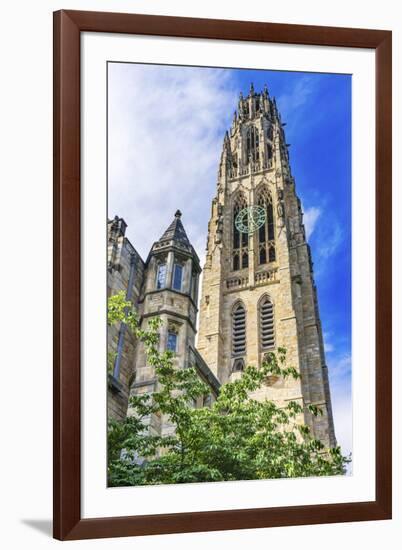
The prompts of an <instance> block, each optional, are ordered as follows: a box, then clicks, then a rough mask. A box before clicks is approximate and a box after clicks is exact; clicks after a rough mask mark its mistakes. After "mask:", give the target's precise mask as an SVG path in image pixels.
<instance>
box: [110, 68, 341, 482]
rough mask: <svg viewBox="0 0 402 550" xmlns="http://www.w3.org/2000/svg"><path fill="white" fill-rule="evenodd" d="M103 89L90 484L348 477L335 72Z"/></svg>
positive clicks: (165, 78) (144, 75)
mask: <svg viewBox="0 0 402 550" xmlns="http://www.w3.org/2000/svg"><path fill="white" fill-rule="evenodd" d="M107 88H108V89H107V181H108V186H107V189H108V191H107V192H108V197H107V204H108V212H107V266H106V267H107V308H108V317H107V319H108V327H107V331H108V344H107V360H105V363H106V364H107V392H108V398H107V404H108V427H107V444H108V472H107V485H108V487H124V486H134V485H158V484H175V483H201V482H222V481H239V480H257V479H273V478H275V479H277V478H289V477H296V478H297V477H311V476H332V475H352V414H351V411H352V402H351V395H352V392H351V380H352V365H351V75H349V74H330V73H303V72H290V71H269V70H258V69H243V68H233V69H227V68H219V67H191V66H170V65H151V64H139V63H123V62H113V61H110V62H108V64H107ZM105 435H106V434H105Z"/></svg>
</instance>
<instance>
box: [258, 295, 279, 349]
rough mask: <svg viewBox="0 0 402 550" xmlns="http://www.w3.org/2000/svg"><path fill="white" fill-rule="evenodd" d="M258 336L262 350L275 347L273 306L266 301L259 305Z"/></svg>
mask: <svg viewBox="0 0 402 550" xmlns="http://www.w3.org/2000/svg"><path fill="white" fill-rule="evenodd" d="M260 334H261V348H262V349H263V350H266V349H271V348H273V347H275V327H274V306H273V305H272V303H271V302H270V300H268V299H267V300H265V301H264V302H263V303H262V304H261V309H260Z"/></svg>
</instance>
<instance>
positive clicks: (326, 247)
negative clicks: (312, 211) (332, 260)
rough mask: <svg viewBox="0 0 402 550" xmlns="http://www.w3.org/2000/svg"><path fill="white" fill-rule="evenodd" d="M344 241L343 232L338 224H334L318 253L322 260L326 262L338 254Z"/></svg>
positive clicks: (323, 239)
mask: <svg viewBox="0 0 402 550" xmlns="http://www.w3.org/2000/svg"><path fill="white" fill-rule="evenodd" d="M342 239H343V231H342V229H341V228H340V226H339V225H338V224H337V223H333V224H332V226H331V232H329V234H328V235H327V236H326V238H322V239H321V240H320V245H319V248H318V253H319V255H320V256H321V258H322V259H324V260H326V259H327V258H329V257H330V256H332V255H333V254H335V252H337V250H338V248H339V245H340V244H341V242H342Z"/></svg>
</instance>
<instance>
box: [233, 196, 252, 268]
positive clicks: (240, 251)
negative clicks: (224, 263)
mask: <svg viewBox="0 0 402 550" xmlns="http://www.w3.org/2000/svg"><path fill="white" fill-rule="evenodd" d="M243 208H247V202H246V199H245V198H244V195H243V194H239V195H237V197H236V199H235V201H234V203H233V220H232V228H233V247H232V269H233V271H238V270H239V269H243V268H246V267H248V234H247V233H241V232H240V231H239V230H238V229H237V227H236V217H237V215H238V213H239V212H240V210H242V209H243Z"/></svg>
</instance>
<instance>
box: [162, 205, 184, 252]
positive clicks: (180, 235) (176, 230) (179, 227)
mask: <svg viewBox="0 0 402 550" xmlns="http://www.w3.org/2000/svg"><path fill="white" fill-rule="evenodd" d="M180 218H181V212H180V210H176V213H175V215H174V219H173V221H172V223H171V224H170V225H169V227H168V228H167V229H166V231H165V232H164V234H163V235H162V237H161V238H160V239H159V242H164V241H176V242H179V243H181V244H183V245H187V246H188V247H190V246H191V244H190V241H189V240H188V237H187V234H186V231H185V229H184V227H183V224H182V222H181V219H180Z"/></svg>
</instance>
